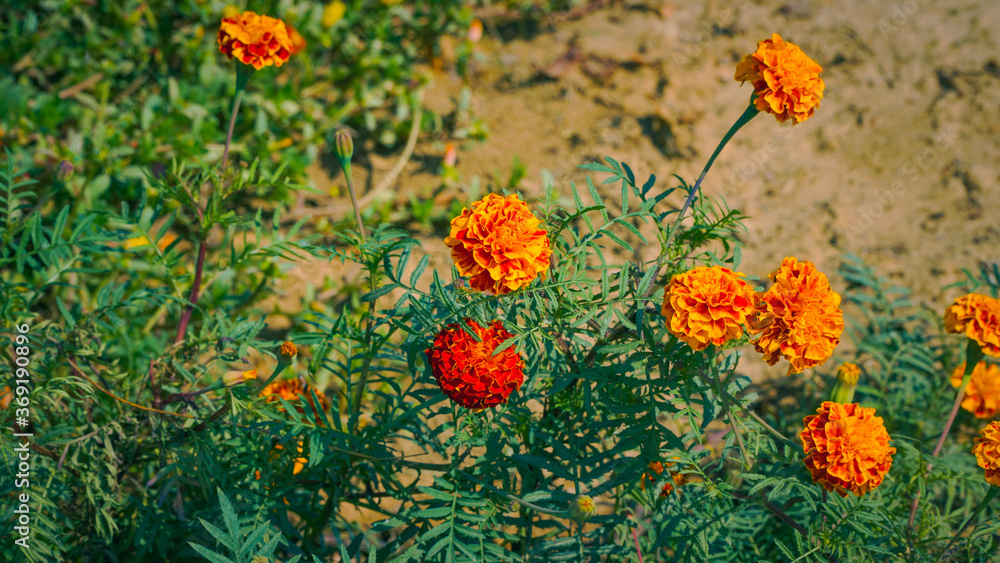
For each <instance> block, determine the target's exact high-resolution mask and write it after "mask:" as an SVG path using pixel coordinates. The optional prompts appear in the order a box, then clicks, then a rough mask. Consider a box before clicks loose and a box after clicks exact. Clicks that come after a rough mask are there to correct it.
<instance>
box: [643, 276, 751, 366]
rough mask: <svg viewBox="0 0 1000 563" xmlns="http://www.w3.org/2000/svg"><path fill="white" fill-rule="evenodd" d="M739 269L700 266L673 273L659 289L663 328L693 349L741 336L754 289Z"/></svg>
mask: <svg viewBox="0 0 1000 563" xmlns="http://www.w3.org/2000/svg"><path fill="white" fill-rule="evenodd" d="M742 277H743V274H742V273H741V272H733V271H732V270H730V269H728V268H723V267H721V266H712V267H700V268H694V269H692V270H688V271H687V272H684V273H682V274H678V275H676V276H674V277H673V278H672V279H671V280H670V284H669V285H667V287H666V289H665V290H664V292H663V306H662V308H661V313H662V314H663V316H664V317H666V319H667V329H668V330H670V333H671V334H673V335H674V336H676V337H677V338H679V339H681V340H683V341H684V342H687V343H688V344H689V345H690V346H691V348H693V349H694V350H704V349H705V348H706V347H708V345H709V344H715V345H716V346H721V345H723V344H725V343H726V342H729V341H730V340H733V339H736V338H739V337H740V336H743V326H744V325H745V324H746V323H747V316H748V315H750V314H752V313H753V311H754V292H753V288H751V287H750V285H749V284H748V283H747V282H745V281H743V280H742V279H740V278H742Z"/></svg>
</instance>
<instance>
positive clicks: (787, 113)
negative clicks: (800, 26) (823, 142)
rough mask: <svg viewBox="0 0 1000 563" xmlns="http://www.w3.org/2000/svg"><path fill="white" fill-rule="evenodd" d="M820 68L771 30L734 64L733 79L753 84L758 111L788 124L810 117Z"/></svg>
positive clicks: (820, 96) (820, 90) (819, 83)
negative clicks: (767, 36) (767, 35)
mask: <svg viewBox="0 0 1000 563" xmlns="http://www.w3.org/2000/svg"><path fill="white" fill-rule="evenodd" d="M821 72H823V68H822V67H821V66H819V63H817V62H816V61H814V60H812V59H810V58H809V57H808V56H807V55H806V54H805V53H803V52H802V49H800V48H799V47H798V45H793V44H791V43H786V42H785V41H783V40H782V39H781V37H780V36H779V35H778V34H777V33H775V34H773V35H772V36H771V38H770V39H765V40H763V41H758V42H757V50H756V51H754V52H753V53H750V54H749V55H747V56H745V57H744V58H743V60H742V61H741V62H740V64H738V65H737V66H736V76H735V79H736V80H737V81H739V82H747V81H749V82H750V83H751V84H753V90H754V94H755V95H756V97H755V98H754V105H755V106H756V108H757V110H758V111H766V112H768V113H771V114H774V117H776V118H777V119H778V121H779V122H784V121H786V120H788V118H791V119H792V124H793V125H794V124H796V123H802V122H803V121H805V120H807V119H809V118H810V117H812V114H813V113H814V112H815V111H816V108H818V107H819V101H820V100H821V99H823V86H824V85H823V79H822V78H820V76H819V75H820V73H821Z"/></svg>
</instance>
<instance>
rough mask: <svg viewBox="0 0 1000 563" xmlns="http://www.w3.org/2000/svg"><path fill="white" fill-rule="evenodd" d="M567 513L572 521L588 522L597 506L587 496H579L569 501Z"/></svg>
mask: <svg viewBox="0 0 1000 563" xmlns="http://www.w3.org/2000/svg"><path fill="white" fill-rule="evenodd" d="M567 511H568V512H569V517H570V518H572V519H573V520H576V521H577V522H585V521H587V520H590V517H591V516H593V515H594V513H595V512H597V505H596V504H594V499H592V498H590V497H588V496H587V495H580V496H578V497H576V498H575V499H573V500H571V501H569V507H568V508H567Z"/></svg>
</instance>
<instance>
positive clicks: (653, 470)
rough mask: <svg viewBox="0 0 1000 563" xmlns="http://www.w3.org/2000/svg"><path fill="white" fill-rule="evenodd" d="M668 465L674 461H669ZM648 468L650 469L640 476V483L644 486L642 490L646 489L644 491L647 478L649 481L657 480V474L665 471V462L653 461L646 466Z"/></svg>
mask: <svg viewBox="0 0 1000 563" xmlns="http://www.w3.org/2000/svg"><path fill="white" fill-rule="evenodd" d="M667 465H668V466H671V465H673V464H672V463H668V464H667ZM646 468H647V469H649V471H646V472H645V473H643V474H642V477H640V478H639V485H640V486H642V490H644V491H645V490H646V481H647V480H649V481H656V476H657V475H659V474H661V473H663V464H662V463H660V462H658V461H651V462H649V464H648V465H647V466H646Z"/></svg>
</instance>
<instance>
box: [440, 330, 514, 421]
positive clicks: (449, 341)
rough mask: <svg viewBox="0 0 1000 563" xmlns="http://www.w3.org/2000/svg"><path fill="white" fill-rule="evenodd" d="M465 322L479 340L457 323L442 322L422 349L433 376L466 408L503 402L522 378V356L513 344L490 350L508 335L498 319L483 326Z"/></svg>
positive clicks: (442, 388)
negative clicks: (426, 347)
mask: <svg viewBox="0 0 1000 563" xmlns="http://www.w3.org/2000/svg"><path fill="white" fill-rule="evenodd" d="M465 323H466V325H467V326H468V327H469V328H470V329H471V330H472V331H474V332H475V333H476V335H478V336H479V339H480V340H482V342H476V340H475V339H474V338H472V337H471V336H469V335H468V334H467V333H466V332H465V331H464V330H462V328H461V327H459V326H458V325H457V324H450V325H448V326H446V327H445V328H444V329H443V330H442V331H441V332H440V333H439V334H438V335H437V338H435V339H434V346H433V347H432V348H428V349H427V351H426V354H427V358H428V360H429V361H430V366H431V371H432V372H433V373H434V379H436V380H437V383H438V386H440V387H441V391H443V392H444V394H445V395H447V396H448V397H449V398H451V400H453V401H455V402H456V403H458V404H459V405H461V406H463V407H465V408H467V409H485V408H489V407H494V406H496V405H499V404H501V403H506V402H507V398H508V397H509V396H510V394H511V393H512V392H514V391H516V390H517V389H519V388H520V387H521V384H522V383H523V382H524V360H523V359H521V355H520V354H518V353H517V351H516V350H515V349H514V347H510V348H507V349H505V350H503V351H502V352H500V353H499V354H495V355H494V353H493V351H494V350H496V348H497V346H499V345H500V344H501V343H503V341H505V340H507V339H508V338H510V337H511V336H512V335H511V334H510V333H509V332H507V330H506V329H504V328H503V325H502V324H500V321H493V323H492V324H491V325H489V326H488V327H486V328H483V327H481V326H480V325H479V323H477V322H476V321H474V320H472V319H466V320H465Z"/></svg>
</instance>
